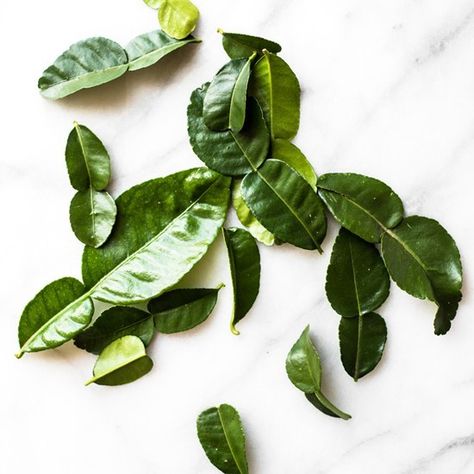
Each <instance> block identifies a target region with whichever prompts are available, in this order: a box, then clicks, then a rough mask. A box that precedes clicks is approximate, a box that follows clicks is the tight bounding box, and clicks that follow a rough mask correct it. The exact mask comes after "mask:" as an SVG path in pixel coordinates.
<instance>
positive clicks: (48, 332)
mask: <svg viewBox="0 0 474 474" xmlns="http://www.w3.org/2000/svg"><path fill="white" fill-rule="evenodd" d="M93 314H94V305H93V303H92V300H91V299H90V298H89V297H88V296H87V294H86V293H85V288H84V285H83V284H82V283H81V282H80V281H78V280H76V279H75V278H69V277H66V278H61V279H60V280H56V281H54V282H53V283H50V284H49V285H47V286H46V287H44V288H43V289H42V290H41V291H40V292H39V293H38V294H37V295H36V296H35V297H34V298H33V299H32V300H31V301H30V302H29V303H28V304H27V305H26V307H25V309H24V311H23V314H22V315H21V318H20V323H19V326H18V340H19V343H20V347H21V349H20V350H19V352H18V353H17V357H18V358H20V357H21V356H22V355H23V354H24V353H25V352H38V351H43V350H45V349H51V348H53V347H58V346H60V345H61V344H64V343H65V342H66V341H69V340H70V339H72V338H73V337H74V336H75V335H76V334H78V333H79V332H80V331H82V330H83V329H84V328H85V327H86V326H87V325H88V324H89V323H90V321H91V319H92V315H93Z"/></svg>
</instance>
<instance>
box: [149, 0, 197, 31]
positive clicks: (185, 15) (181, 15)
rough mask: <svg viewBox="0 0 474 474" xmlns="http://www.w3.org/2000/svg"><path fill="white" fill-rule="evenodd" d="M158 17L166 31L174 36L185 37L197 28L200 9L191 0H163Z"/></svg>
mask: <svg viewBox="0 0 474 474" xmlns="http://www.w3.org/2000/svg"><path fill="white" fill-rule="evenodd" d="M158 19H159V21H160V25H161V29H162V30H163V31H164V32H165V33H167V34H168V35H170V36H172V37H173V38H176V39H183V38H186V37H187V36H189V35H190V34H191V33H192V32H193V31H194V30H195V28H196V25H197V22H198V20H199V10H198V9H197V8H196V6H195V5H194V4H193V3H192V2H190V1H189V0H162V2H161V4H160V9H159V10H158Z"/></svg>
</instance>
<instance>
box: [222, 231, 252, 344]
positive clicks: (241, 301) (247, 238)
mask: <svg viewBox="0 0 474 474" xmlns="http://www.w3.org/2000/svg"><path fill="white" fill-rule="evenodd" d="M224 239H225V243H226V246H227V253H228V256H229V265H230V273H231V277H232V288H233V290H234V308H233V313H232V320H231V323H230V328H231V331H232V332H233V333H234V334H236V335H237V334H239V331H237V329H236V328H235V325H236V324H237V323H238V322H239V321H241V320H242V319H243V318H244V317H245V315H246V314H247V313H248V312H249V311H250V308H251V307H252V306H253V304H254V302H255V300H256V299H257V295H258V291H259V289H260V253H259V251H258V246H257V243H256V242H255V240H254V238H253V237H252V236H251V235H250V234H249V233H248V232H247V231H246V230H243V229H224Z"/></svg>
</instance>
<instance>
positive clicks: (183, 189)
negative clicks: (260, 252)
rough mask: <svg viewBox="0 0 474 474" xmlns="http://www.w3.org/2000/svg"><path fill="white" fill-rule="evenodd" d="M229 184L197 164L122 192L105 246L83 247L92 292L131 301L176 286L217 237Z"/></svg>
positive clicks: (107, 299)
mask: <svg viewBox="0 0 474 474" xmlns="http://www.w3.org/2000/svg"><path fill="white" fill-rule="evenodd" d="M229 188H230V179H229V178H225V177H222V176H220V175H218V174H217V173H214V172H213V171H210V170H208V169H205V168H197V169H192V170H187V171H182V172H179V173H176V174H173V175H170V176H167V177H165V178H158V179H154V180H150V181H147V182H145V183H143V184H140V185H138V186H134V187H133V188H131V189H130V190H128V191H126V192H125V193H124V194H122V195H121V196H120V197H119V198H118V199H117V201H116V204H117V210H118V216H119V217H118V219H117V222H116V225H115V226H114V230H113V232H112V234H111V236H110V238H109V239H108V241H107V242H106V244H105V245H104V246H102V247H101V248H100V249H94V248H91V247H86V248H85V250H84V254H83V258H82V273H83V277H84V282H85V284H86V286H87V288H89V289H90V290H89V293H90V295H91V296H92V297H94V298H97V299H99V300H102V301H105V302H108V303H112V304H119V305H128V304H132V303H137V302H141V301H145V300H149V299H150V298H153V297H156V296H159V295H160V294H162V293H164V292H165V291H166V290H168V289H169V288H171V287H172V286H174V285H175V284H176V283H177V282H178V281H179V280H181V278H182V277H183V276H184V275H186V274H187V273H188V272H189V271H190V270H191V269H192V268H193V266H194V265H195V264H196V263H197V262H198V261H199V260H200V259H201V258H202V257H203V256H204V255H205V253H206V252H207V250H208V248H209V246H210V245H211V243H212V242H213V241H214V240H215V238H216V236H217V234H218V232H219V230H220V228H221V226H222V224H223V222H224V219H225V216H226V213H227V207H228V200H229V194H230V189H229Z"/></svg>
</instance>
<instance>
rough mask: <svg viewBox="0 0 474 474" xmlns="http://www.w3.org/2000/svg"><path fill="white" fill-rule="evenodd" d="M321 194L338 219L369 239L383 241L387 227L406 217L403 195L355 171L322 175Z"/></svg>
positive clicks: (354, 231) (319, 181) (343, 224)
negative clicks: (400, 196)
mask: <svg viewBox="0 0 474 474" xmlns="http://www.w3.org/2000/svg"><path fill="white" fill-rule="evenodd" d="M318 188H319V194H320V196H321V198H322V199H323V201H324V202H325V203H326V205H327V206H328V208H329V210H330V211H331V213H332V214H333V216H334V217H335V218H336V219H337V221H338V222H339V223H340V224H341V225H342V226H343V227H345V228H346V229H348V230H350V231H351V232H352V233H353V234H356V235H358V236H359V237H361V238H362V239H364V240H367V241H368V242H380V238H381V237H382V233H383V232H384V230H385V229H391V228H392V227H395V226H396V225H398V224H399V223H400V221H401V220H402V218H403V204H402V201H401V200H400V198H399V197H398V196H397V195H396V194H395V193H394V192H393V191H392V189H390V188H389V187H388V186H387V185H386V184H384V183H382V182H381V181H379V180H377V179H374V178H368V177H367V176H362V175H360V174H354V173H329V174H325V175H323V176H320V177H319V180H318Z"/></svg>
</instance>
